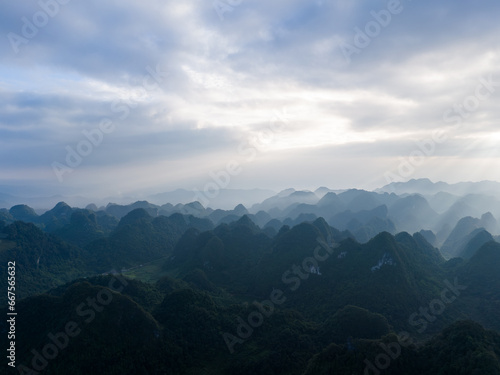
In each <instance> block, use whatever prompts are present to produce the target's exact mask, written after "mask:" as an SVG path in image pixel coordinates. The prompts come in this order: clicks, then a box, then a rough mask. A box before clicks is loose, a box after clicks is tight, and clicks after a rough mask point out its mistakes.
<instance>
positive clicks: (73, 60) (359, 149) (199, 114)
mask: <svg viewBox="0 0 500 375" xmlns="http://www.w3.org/2000/svg"><path fill="white" fill-rule="evenodd" d="M55 1H56V0H53V1H52V2H51V1H49V0H42V1H41V2H29V3H25V2H21V3H20V2H16V1H14V0H7V1H5V2H4V11H3V12H2V14H1V15H0V34H2V35H4V38H3V39H2V41H1V43H0V145H1V146H2V147H1V149H0V160H1V161H0V166H1V168H2V170H3V174H2V178H3V179H4V180H5V181H10V180H11V181H19V178H20V176H33V177H32V180H33V183H36V182H37V181H38V182H42V181H43V183H44V184H48V185H50V184H53V186H54V189H56V187H57V189H60V188H61V186H60V183H59V182H58V179H57V178H56V176H55V175H54V174H53V173H52V172H51V165H52V163H53V162H54V161H58V162H61V163H63V162H64V160H65V157H66V153H67V148H66V147H68V146H70V147H73V148H75V149H76V147H77V145H78V144H79V142H81V141H82V140H85V139H86V138H85V137H84V135H83V133H82V132H83V131H91V130H93V129H96V128H98V127H99V124H100V122H101V121H103V119H107V120H110V121H112V122H113V124H114V130H113V131H112V132H111V133H109V134H105V136H104V138H103V141H102V143H101V144H100V145H99V146H98V147H94V150H93V151H92V153H91V154H90V155H88V156H85V157H84V158H83V159H84V160H83V161H82V163H81V164H80V165H79V166H78V168H75V171H74V172H72V173H71V175H69V174H68V179H67V182H65V184H66V185H63V189H64V188H67V189H68V190H69V191H74V189H76V186H77V185H78V184H81V185H85V184H88V185H89V186H90V185H92V188H93V189H96V194H97V193H98V191H99V189H100V188H99V185H101V186H102V187H103V189H104V188H106V189H108V190H109V189H111V190H113V188H112V186H113V185H114V184H117V182H118V181H119V182H120V185H122V187H121V189H122V190H124V189H125V188H126V187H127V186H129V190H134V189H136V190H140V189H162V187H165V186H168V187H171V188H175V187H187V188H190V187H192V186H195V185H197V184H202V183H203V181H204V180H205V179H206V178H207V177H206V176H207V173H208V172H209V171H210V170H214V169H217V168H223V166H224V165H225V164H226V163H227V161H229V160H233V159H235V160H240V161H241V162H242V163H245V157H244V156H242V154H241V152H239V151H238V150H239V149H240V151H241V147H242V145H247V146H246V147H254V146H255V147H256V145H257V146H259V147H261V148H263V149H264V148H265V149H266V152H260V151H259V149H258V147H257V149H258V151H259V155H260V157H261V158H260V159H257V160H255V161H252V162H251V163H247V164H248V165H247V167H246V168H245V170H246V172H245V173H242V175H241V176H238V179H236V178H235V179H234V181H233V182H232V183H234V185H235V186H238V185H246V186H248V187H256V186H263V187H271V188H276V189H279V188H284V187H287V186H278V185H280V184H281V185H285V184H290V185H297V186H298V185H300V184H301V183H302V179H303V177H302V176H301V175H300V173H294V174H292V175H291V176H289V177H286V176H285V175H286V173H287V172H286V171H289V168H290V167H289V166H290V165H294V166H295V167H294V169H296V170H297V171H301V172H304V176H307V178H308V179H309V180H310V181H314V182H315V183H316V182H317V184H318V185H327V184H328V183H327V182H324V183H321V180H322V179H325V181H329V183H331V184H332V187H336V186H335V184H336V181H338V179H326V178H325V177H324V174H323V172H314V171H315V170H316V169H318V168H317V167H319V166H321V168H322V169H324V168H328V165H329V163H334V164H335V165H336V166H337V167H336V169H335V171H336V172H335V173H336V176H343V179H342V181H344V182H343V184H345V185H352V186H358V185H359V186H361V185H363V183H362V180H363V177H362V175H363V171H365V170H366V168H365V166H366V165H372V166H373V168H372V170H373V171H374V172H372V173H371V176H370V177H366V181H367V183H368V184H375V183H376V181H379V180H381V179H383V173H384V171H386V170H390V169H391V168H393V165H395V164H396V165H397V163H398V162H399V159H398V158H404V157H406V156H407V155H408V154H409V153H411V152H412V151H413V147H414V144H415V140H419V139H420V140H422V139H426V138H428V137H429V136H430V135H431V133H432V131H434V130H435V129H444V130H446V131H449V132H450V133H449V134H450V137H449V138H450V140H449V141H448V142H446V143H445V144H442V145H440V146H439V149H438V150H436V152H435V154H434V155H433V156H432V158H429V159H428V162H426V164H425V165H423V166H422V167H420V168H419V169H418V171H417V172H416V173H419V174H422V175H425V174H426V173H427V174H429V175H430V174H432V173H435V171H436V170H437V169H436V168H437V167H436V165H437V164H439V163H440V160H445V159H446V158H453V157H455V158H457V160H465V159H470V158H473V157H474V155H477V157H478V158H480V159H481V161H482V162H483V163H491V164H492V165H494V163H496V160H497V153H496V152H494V149H493V148H492V147H493V146H492V145H491V139H497V138H495V136H496V134H497V131H496V128H497V123H498V118H499V115H500V110H499V109H498V108H497V106H496V105H495V103H496V102H497V101H498V94H499V92H498V91H499V89H500V87H495V90H494V91H493V92H492V93H491V95H490V96H489V97H488V98H487V99H485V100H481V101H480V103H479V105H478V106H477V108H475V109H474V111H468V112H467V113H466V116H464V117H462V118H461V120H460V122H461V126H460V127H459V128H457V127H455V128H453V124H452V123H448V122H446V121H445V120H444V114H445V113H446V112H447V111H449V110H453V111H456V108H457V107H456V106H457V105H458V106H460V105H462V106H463V105H464V101H466V100H467V98H468V97H470V96H473V95H475V92H476V88H477V85H478V84H479V83H480V79H481V77H483V78H484V77H489V76H492V77H493V78H494V80H495V82H496V81H500V72H499V69H498V66H500V64H499V62H500V51H499V49H498V42H497V35H498V32H499V31H500V30H499V29H500V26H499V25H498V22H497V19H496V17H495V15H496V14H498V10H500V9H499V8H500V4H499V3H498V2H496V1H493V0H491V1H490V0H487V1H481V2H472V1H470V0H467V1H463V2H460V3H457V2H453V1H451V0H447V1H441V2H439V3H436V2H432V1H409V0H404V1H403V0H402V1H401V2H400V3H399V8H398V9H401V11H400V12H398V13H392V14H391V15H390V20H388V19H387V18H386V21H387V22H386V23H387V25H386V26H383V25H382V26H380V27H379V31H378V32H377V33H376V34H377V35H376V36H374V37H371V38H370V41H369V45H367V46H366V47H363V48H358V47H356V48H357V49H358V50H359V51H358V52H359V53H353V54H352V55H351V56H350V60H351V61H350V62H348V61H347V60H346V58H345V53H343V51H342V48H341V46H342V43H344V45H345V43H349V44H351V45H355V40H354V38H355V36H356V34H357V33H358V30H362V31H364V32H366V27H367V25H369V23H370V22H372V26H373V22H374V20H376V16H374V14H375V13H377V14H382V13H383V14H382V15H381V16H377V17H384V14H385V16H386V15H387V12H386V9H387V8H388V4H389V3H391V2H389V3H388V2H386V1H373V2H352V1H346V0H335V1H334V0H324V1H314V2H307V3H304V2H303V1H299V0H291V1H290V0H288V1H284V0H276V1H273V2H266V1H260V0H259V1H257V0H256V1H251V2H250V1H243V2H242V3H241V4H240V5H238V6H232V11H231V12H227V13H225V14H224V20H223V21H221V19H220V18H219V16H218V14H217V12H216V11H215V10H214V8H213V6H212V3H211V2H206V3H200V2H196V1H183V2H175V1H159V0H149V1H146V2H142V3H138V2H134V1H132V0H125V1H120V2H111V3H106V2H104V3H103V2H98V1H97V0H90V1H86V2H83V1H77V0H71V1H69V2H68V3H67V4H66V5H62V4H59V3H57V4H59V7H58V8H59V9H58V11H57V12H55V13H56V14H54V16H53V17H49V18H48V19H47V24H46V26H43V27H37V32H36V35H34V36H33V37H29V38H28V37H27V36H26V35H25V34H23V25H25V24H26V21H25V20H26V19H27V20H28V21H30V22H34V20H33V17H34V16H35V15H36V14H37V12H40V11H42V10H43V7H41V5H40V4H41V3H42V4H48V3H51V4H54V2H55ZM394 1H397V0H393V2H394ZM380 12H382V13H380ZM384 12H385V13H384ZM23 17H26V18H25V19H24V18H23ZM9 33H16V34H17V35H19V36H21V37H23V38H26V39H27V40H28V42H27V43H22V44H20V45H18V49H19V52H18V53H15V51H14V50H13V48H12V45H11V43H10V41H9V37H8V36H9V35H12V34H9ZM155 75H156V78H158V75H159V78H161V79H160V80H159V81H157V80H155ZM148 77H149V78H148ZM145 82H147V83H149V84H154V85H149V86H148V87H149V88H146V87H145ZM285 112H286V113H288V115H287V116H288V117H287V118H286V121H285V122H283V124H285V125H286V126H284V127H282V129H281V130H280V131H279V132H271V135H272V137H271V141H268V142H267V143H266V144H264V143H262V141H259V139H261V138H262V136H263V134H264V135H265V134H268V133H269V128H270V127H271V126H272V124H273V122H276V121H277V118H279V117H280V115H279V114H280V113H281V117H283V115H282V114H283V113H285ZM277 116H278V117H277ZM280 121H283V119H281V120H280ZM266 132H267V133H266ZM491 135H494V136H491ZM268 139H269V134H268ZM259 142H260V143H259ZM252 145H253V146H252ZM471 145H472V146H471ZM264 146H265V147H264ZM485 150H487V151H485ZM440 158H442V159H440ZM259 160H265V164H262V163H263V162H261V161H259ZM284 160H286V162H284ZM447 160H448V159H447ZM342 164H344V165H346V166H349V168H348V170H347V169H345V168H343V167H342ZM356 166H359V168H356ZM158 168H163V170H165V171H166V172H165V173H158V172H157V171H158ZM35 169H36V170H37V171H41V172H40V173H36V174H33V170H35ZM282 169H283V170H282ZM484 170H487V168H484ZM259 171H260V172H259ZM353 171H356V172H357V173H359V174H361V177H357V176H355V173H354V172H353ZM468 172H470V171H465V170H464V172H463V174H464V179H469V178H468V177H467V175H468ZM484 173H485V174H484V176H482V177H478V178H485V177H487V173H486V172H484ZM149 174H151V177H148V176H149ZM458 174H459V173H458V172H455V171H454V172H453V173H452V172H451V171H450V172H448V174H447V172H446V171H444V175H443V177H442V178H443V179H446V176H447V175H449V176H450V178H456V176H457V175H458ZM133 175H140V176H141V180H137V179H135V180H134V181H132V180H133V179H131V178H130V176H133ZM250 176H251V178H250ZM25 179H26V180H30V177H26V178H25ZM90 179H98V180H99V181H102V183H95V182H93V183H92V184H90V183H89V180H90ZM270 180H271V181H270ZM23 181H24V179H23ZM382 182H385V181H382ZM141 184H142V185H141ZM311 184H312V182H311V183H310V184H309V185H311ZM141 186H142V187H141Z"/></svg>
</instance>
